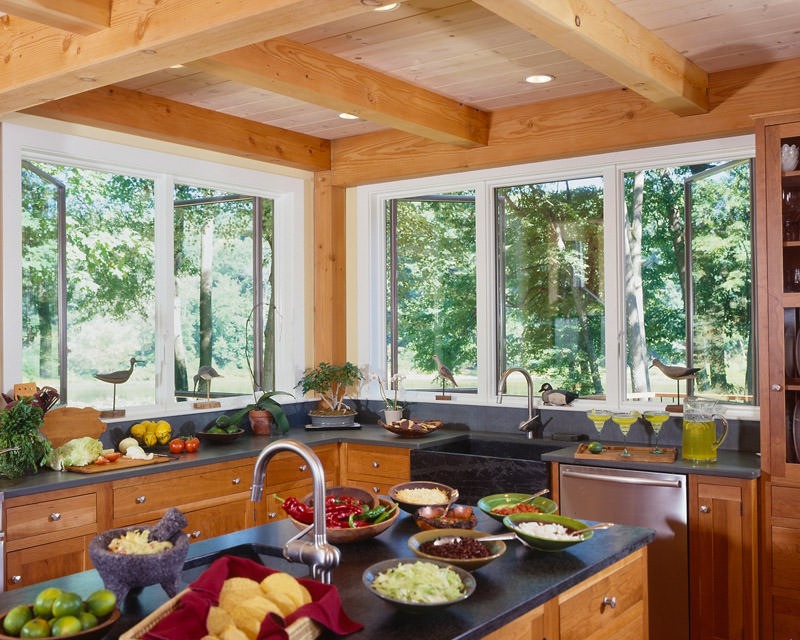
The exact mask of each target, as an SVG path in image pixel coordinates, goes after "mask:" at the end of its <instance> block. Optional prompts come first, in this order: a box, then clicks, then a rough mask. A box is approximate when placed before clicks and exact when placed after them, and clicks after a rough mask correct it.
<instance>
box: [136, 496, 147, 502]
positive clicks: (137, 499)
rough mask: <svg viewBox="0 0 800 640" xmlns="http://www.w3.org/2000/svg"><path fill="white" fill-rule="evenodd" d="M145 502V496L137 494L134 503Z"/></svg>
mask: <svg viewBox="0 0 800 640" xmlns="http://www.w3.org/2000/svg"><path fill="white" fill-rule="evenodd" d="M145 502H147V496H139V497H138V498H136V504H144V503H145Z"/></svg>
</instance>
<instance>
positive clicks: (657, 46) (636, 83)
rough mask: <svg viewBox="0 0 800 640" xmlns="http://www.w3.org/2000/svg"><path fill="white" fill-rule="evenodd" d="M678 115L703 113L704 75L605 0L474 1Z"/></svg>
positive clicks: (706, 109)
mask: <svg viewBox="0 0 800 640" xmlns="http://www.w3.org/2000/svg"><path fill="white" fill-rule="evenodd" d="M474 1H475V2H476V3H477V4H479V5H481V6H482V7H484V8H485V9H488V10H489V11H491V12H492V13H495V14H497V15H498V16H500V17H501V18H503V19H505V20H507V21H509V22H511V23H513V24H515V25H517V26H518V27H520V28H522V29H525V30H526V31H528V32H529V33H531V34H533V35H534V36H536V37H537V38H539V39H541V40H543V41H545V42H547V43H549V44H551V45H552V46H554V47H557V48H558V49H560V50H561V51H563V52H564V53H566V54H567V55H569V56H570V57H572V58H575V59H576V60H580V61H581V62H583V63H584V64H586V65H588V66H589V67H591V68H593V69H595V70H596V71H599V72H600V73H602V74H604V75H605V76H607V77H609V78H611V79H613V80H615V81H616V82H619V83H620V84H622V85H623V86H625V87H628V88H629V89H631V90H633V91H635V92H636V93H638V94H640V95H642V96H644V97H645V98H647V99H648V100H650V101H652V102H653V103H655V104H657V105H659V106H661V107H664V108H665V109H668V110H669V111H672V112H673V113H675V114H677V115H680V116H688V115H697V114H701V113H706V112H708V74H707V73H706V72H705V71H703V70H702V69H701V68H700V67H698V66H697V65H696V64H694V63H693V62H691V61H690V60H688V59H687V58H686V57H684V56H682V55H681V54H680V53H678V52H677V51H675V50H674V49H673V48H672V47H670V46H669V45H667V44H666V43H665V42H664V41H663V40H661V38H659V37H658V36H656V35H655V34H653V33H652V32H650V31H648V30H647V29H645V28H644V27H643V26H642V25H641V24H640V23H638V22H637V21H636V20H634V19H633V18H631V17H630V16H629V15H628V14H626V13H624V12H623V11H621V10H620V9H618V8H617V7H616V6H615V5H614V4H613V3H612V2H611V1H610V0H570V1H569V2H565V1H564V0H474Z"/></svg>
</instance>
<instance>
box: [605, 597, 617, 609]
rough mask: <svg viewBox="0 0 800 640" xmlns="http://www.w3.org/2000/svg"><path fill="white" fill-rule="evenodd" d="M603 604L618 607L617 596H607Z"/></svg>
mask: <svg viewBox="0 0 800 640" xmlns="http://www.w3.org/2000/svg"><path fill="white" fill-rule="evenodd" d="M603 606H604V607H611V608H612V609H616V608H617V596H611V597H609V596H606V597H605V598H603Z"/></svg>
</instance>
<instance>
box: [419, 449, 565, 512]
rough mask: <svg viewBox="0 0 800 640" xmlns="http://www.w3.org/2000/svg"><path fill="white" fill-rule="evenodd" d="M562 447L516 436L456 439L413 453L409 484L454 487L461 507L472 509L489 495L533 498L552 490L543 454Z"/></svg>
mask: <svg viewBox="0 0 800 640" xmlns="http://www.w3.org/2000/svg"><path fill="white" fill-rule="evenodd" d="M562 446H563V445H560V444H548V443H543V442H541V441H531V440H528V439H526V438H525V437H523V436H519V435H516V434H515V435H514V436H506V435H504V434H499V435H498V436H496V437H484V436H469V437H465V438H459V439H458V440H451V441H449V442H445V443H441V444H435V445H431V446H428V447H425V448H424V449H412V451H411V479H412V480H432V481H434V482H443V483H444V484H447V485H449V486H451V487H455V488H456V489H458V492H459V499H458V502H459V503H461V504H476V503H477V502H478V500H479V499H480V498H482V497H484V496H487V495H490V494H493V493H505V492H521V493H526V492H530V493H532V492H533V491H538V490H539V489H543V488H545V487H548V488H549V487H550V474H549V469H548V464H549V463H547V462H544V461H542V459H541V457H542V454H543V453H547V452H548V451H555V450H557V449H560V448H562Z"/></svg>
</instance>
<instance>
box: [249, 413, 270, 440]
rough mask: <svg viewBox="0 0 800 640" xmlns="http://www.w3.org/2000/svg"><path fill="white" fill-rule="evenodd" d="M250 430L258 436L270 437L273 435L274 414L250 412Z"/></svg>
mask: <svg viewBox="0 0 800 640" xmlns="http://www.w3.org/2000/svg"><path fill="white" fill-rule="evenodd" d="M247 417H248V418H249V419H250V428H251V429H252V430H253V433H254V434H255V435H257V436H268V435H270V434H271V433H272V414H271V413H270V412H269V411H258V410H253V411H248V412H247Z"/></svg>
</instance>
